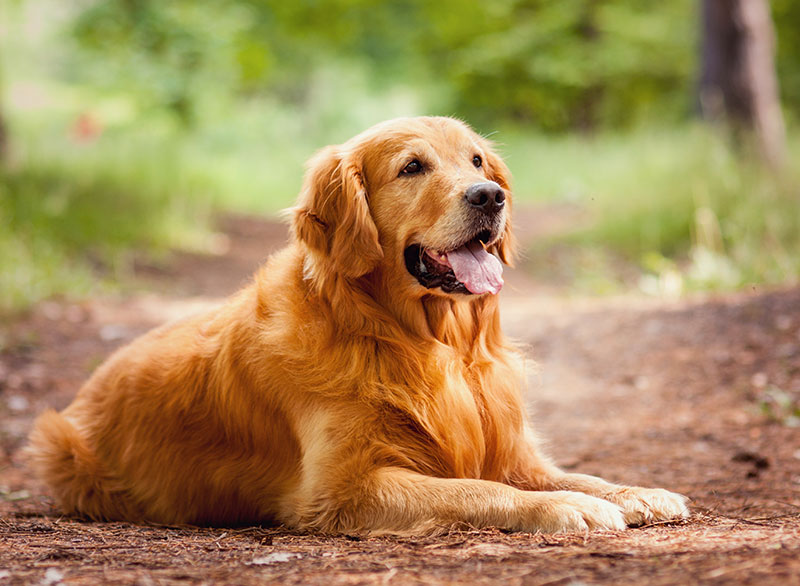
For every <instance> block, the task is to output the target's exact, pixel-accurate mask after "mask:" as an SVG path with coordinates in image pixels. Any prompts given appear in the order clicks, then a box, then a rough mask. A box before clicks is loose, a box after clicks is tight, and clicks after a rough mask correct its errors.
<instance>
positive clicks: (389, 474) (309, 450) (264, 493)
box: [28, 118, 685, 534]
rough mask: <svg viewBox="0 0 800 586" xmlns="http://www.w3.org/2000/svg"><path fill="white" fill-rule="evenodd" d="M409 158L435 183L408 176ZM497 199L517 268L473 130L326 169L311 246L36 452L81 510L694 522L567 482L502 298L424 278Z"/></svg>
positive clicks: (332, 158)
mask: <svg viewBox="0 0 800 586" xmlns="http://www.w3.org/2000/svg"><path fill="white" fill-rule="evenodd" d="M476 153H477V154H480V156H481V157H482V160H483V161H484V165H483V166H482V167H481V168H475V166H474V165H473V163H472V160H473V159H472V158H473V156H474V154H476ZM409 158H418V159H420V160H424V161H425V165H426V169H427V171H426V172H425V173H424V174H420V176H419V177H415V178H402V179H401V178H399V176H398V170H399V169H402V168H403V166H404V165H405V164H407V162H408V159H409ZM487 180H493V181H495V182H497V183H498V184H499V185H500V186H501V187H503V188H504V189H505V190H506V191H507V194H508V199H507V202H508V205H507V206H506V210H507V211H506V216H505V218H504V221H505V224H504V229H503V231H502V234H501V237H500V239H499V240H498V241H497V242H496V243H494V244H493V246H492V249H491V250H492V251H493V252H494V253H495V254H497V255H498V256H499V257H500V258H501V260H503V261H504V262H506V263H510V262H511V260H512V258H513V252H514V242H513V236H512V234H511V221H510V208H511V197H510V196H511V192H510V190H511V185H510V175H509V173H508V169H507V168H506V167H505V165H504V164H503V162H502V161H501V159H500V158H499V157H498V156H497V155H496V154H494V153H493V151H492V147H491V145H490V144H489V143H488V142H487V141H485V140H484V139H482V138H481V137H479V136H478V135H476V134H475V133H473V132H472V131H471V130H470V129H469V128H468V127H467V126H466V125H464V124H463V123H461V122H458V121H455V120H452V119H449V118H416V119H402V120H395V121H390V122H387V123H384V124H381V125H378V126H376V127H374V128H372V129H370V130H368V131H366V132H365V133H363V134H361V135H359V136H357V137H355V138H354V139H352V140H350V141H348V142H347V143H345V144H344V145H340V146H333V147H328V148H326V149H324V150H322V151H321V152H320V153H319V154H318V155H317V156H316V157H314V159H312V161H311V163H310V165H309V169H308V172H307V175H306V179H305V183H304V186H303V189H302V192H301V194H300V197H299V200H298V205H297V207H296V208H295V209H294V211H293V213H292V220H291V221H292V237H291V242H290V244H289V246H288V247H287V248H285V249H284V250H282V251H280V252H278V253H277V254H275V255H274V256H272V257H271V258H270V259H269V260H268V262H267V263H266V265H265V266H264V267H263V268H262V269H261V270H260V271H259V272H258V273H257V274H256V275H255V278H254V280H253V281H252V283H251V284H250V285H249V286H247V287H246V288H244V289H243V290H242V291H240V292H239V293H237V294H236V295H234V296H233V297H231V298H230V299H229V300H228V301H227V302H226V303H225V304H224V305H223V306H222V307H221V308H219V309H217V310H214V311H211V312H208V313H206V314H203V315H198V316H194V317H191V318H188V319H184V320H182V321H179V322H177V323H173V324H169V325H167V326H164V327H162V328H159V329H157V330H154V331H152V332H150V333H149V334H146V335H145V336H143V337H141V338H139V339H137V340H135V341H134V342H133V343H131V344H130V345H128V346H127V347H125V348H122V349H121V350H119V351H117V352H116V353H115V354H114V355H113V356H111V358H110V359H109V360H108V361H107V362H106V363H105V364H104V365H102V366H101V367H100V368H99V369H98V370H97V371H96V372H95V373H94V375H93V376H92V377H91V378H90V379H89V381H88V382H87V383H86V384H85V385H84V387H83V388H82V389H81V390H80V392H79V393H78V395H77V397H76V398H75V400H74V402H73V403H72V404H71V405H70V406H69V407H67V409H65V410H64V411H63V412H61V413H60V414H57V413H55V412H52V411H50V412H47V413H45V414H43V415H42V416H41V417H40V418H39V419H38V420H37V422H36V424H35V428H34V430H33V432H32V433H31V436H30V447H29V449H28V452H29V454H30V456H31V461H32V463H33V465H34V467H35V468H36V469H37V470H38V472H39V474H40V475H41V477H42V478H43V479H44V481H45V482H46V483H47V484H48V485H49V486H50V487H51V489H52V491H53V493H54V494H55V496H56V498H57V499H58V502H59V503H60V506H61V507H62V508H63V510H64V511H65V512H66V513H71V514H80V515H84V516H87V517H90V518H93V519H125V520H131V521H153V522H159V523H192V524H224V525H229V524H238V523H270V522H277V523H284V524H286V525H288V526H291V527H297V528H309V529H315V530H319V531H323V532H375V533H395V534H420V533H430V532H435V531H440V530H443V529H446V528H447V527H449V526H451V525H452V524H455V523H467V524H470V525H473V526H477V527H484V526H499V527H504V528H507V529H514V530H527V531H560V530H570V529H585V528H587V527H599V528H621V527H623V526H624V525H625V522H644V521H648V520H654V519H662V518H667V517H671V516H676V515H680V514H683V512H684V511H685V505H684V501H683V498H682V497H679V496H678V495H673V494H672V493H667V492H666V491H661V490H658V489H655V490H650V489H638V488H626V487H620V486H617V485H612V484H609V483H607V482H604V481H602V480H600V479H598V478H593V477H588V476H582V475H576V474H565V473H563V472H561V471H560V470H558V469H557V468H556V467H555V466H553V465H552V464H551V463H550V462H549V461H548V460H547V459H546V458H544V457H543V456H542V455H541V454H540V452H539V450H538V449H537V447H536V444H535V442H534V441H533V439H532V433H531V431H530V429H529V427H528V424H527V423H526V418H525V414H524V406H523V400H522V394H521V389H522V384H523V378H524V377H523V372H522V363H523V359H522V356H521V354H520V353H519V352H518V351H517V350H515V349H514V348H513V346H512V345H511V344H510V343H509V342H508V340H506V338H505V337H504V336H503V334H502V332H501V330H500V320H499V313H498V299H497V297H496V296H493V295H481V296H467V295H447V294H445V293H443V292H441V291H440V290H427V289H424V288H423V287H421V286H420V285H419V284H417V283H416V281H415V280H414V278H413V277H411V275H409V274H408V272H407V271H406V269H405V266H404V264H403V249H404V247H406V246H407V245H408V244H409V242H411V241H412V240H414V239H415V238H416V239H421V238H424V239H427V241H430V242H434V243H436V242H448V241H452V240H453V239H454V238H456V237H458V234H459V233H460V232H459V230H461V229H462V224H463V221H464V218H465V216H464V214H466V213H469V210H466V211H465V206H464V203H463V197H462V194H463V192H464V189H465V188H466V187H467V186H468V185H470V184H471V183H473V182H475V181H487ZM631 495H635V498H632V497H631Z"/></svg>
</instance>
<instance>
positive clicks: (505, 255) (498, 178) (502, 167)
mask: <svg viewBox="0 0 800 586" xmlns="http://www.w3.org/2000/svg"><path fill="white" fill-rule="evenodd" d="M484 151H485V154H486V161H485V162H484V164H485V166H486V172H487V173H488V175H489V179H491V180H492V181H494V182H495V183H497V184H498V185H499V186H500V187H502V188H503V189H504V190H505V192H506V227H505V229H504V230H503V236H502V237H501V238H500V241H499V242H498V243H497V244H496V245H495V246H496V247H497V254H498V256H500V260H502V261H503V262H504V263H506V264H507V265H508V266H514V258H515V257H516V254H517V239H516V238H514V234H513V232H512V229H511V207H512V201H511V200H512V199H513V198H512V197H511V172H510V171H509V170H508V167H506V164H505V163H504V162H503V159H501V158H500V157H498V156H497V155H496V154H494V152H492V150H491V145H487V148H486V149H484Z"/></svg>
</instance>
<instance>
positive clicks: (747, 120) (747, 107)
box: [700, 0, 785, 166]
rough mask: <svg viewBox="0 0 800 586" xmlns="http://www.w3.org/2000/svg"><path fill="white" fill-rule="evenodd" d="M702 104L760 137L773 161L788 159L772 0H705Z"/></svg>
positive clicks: (709, 113)
mask: <svg viewBox="0 0 800 586" xmlns="http://www.w3.org/2000/svg"><path fill="white" fill-rule="evenodd" d="M702 20H703V45H702V51H703V70H702V74H701V78H700V108H701V112H702V114H703V116H704V117H705V118H708V119H711V120H721V119H724V120H726V121H728V122H729V123H730V124H731V125H732V126H733V127H734V129H735V130H737V131H741V130H749V131H753V132H754V133H755V135H756V138H757V142H758V147H759V150H760V152H761V154H762V156H763V157H764V159H765V160H766V161H767V162H768V163H769V164H771V165H774V166H778V165H780V163H781V162H782V160H783V157H784V146H785V145H784V142H785V129H784V125H783V114H782V113H781V107H780V99H779V96H778V79H777V76H776V74H775V33H774V29H773V26H772V18H771V16H770V11H769V3H768V1H767V0H703V10H702Z"/></svg>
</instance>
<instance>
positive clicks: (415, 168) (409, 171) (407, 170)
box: [400, 159, 422, 175]
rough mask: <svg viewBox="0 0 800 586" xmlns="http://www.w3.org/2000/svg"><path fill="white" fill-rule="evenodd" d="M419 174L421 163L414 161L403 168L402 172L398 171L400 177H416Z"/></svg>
mask: <svg viewBox="0 0 800 586" xmlns="http://www.w3.org/2000/svg"><path fill="white" fill-rule="evenodd" d="M421 172H422V163H420V162H419V161H418V160H416V159H414V160H413V161H411V162H410V163H409V164H408V165H406V166H405V167H403V170H402V171H400V175H416V174H417V173H421Z"/></svg>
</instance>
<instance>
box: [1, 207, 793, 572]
mask: <svg viewBox="0 0 800 586" xmlns="http://www.w3.org/2000/svg"><path fill="white" fill-rule="evenodd" d="M534 216H535V214H528V217H531V218H533V217H534ZM522 217H525V216H524V215H522ZM221 232H222V233H223V234H224V236H222V237H221V238H220V242H221V243H222V244H225V245H226V247H225V248H227V250H226V251H225V252H224V254H220V255H218V256H211V257H204V256H199V255H191V254H185V253H178V254H175V255H174V256H173V257H172V258H171V259H170V260H169V261H168V262H165V263H162V264H160V265H153V264H146V263H139V264H138V265H137V267H136V275H137V281H136V282H137V284H138V285H137V287H136V288H135V290H131V291H129V292H128V293H126V294H124V295H122V294H120V295H118V296H105V297H103V298H96V299H92V300H87V301H85V302H81V303H71V302H67V301H59V300H54V301H48V302H45V303H42V304H39V305H38V306H37V307H35V308H34V309H33V310H32V311H31V312H30V313H29V314H28V315H26V316H23V317H21V318H19V319H15V320H12V321H10V323H3V324H2V325H0V586H4V585H5V584H31V583H36V584H47V585H54V584H60V583H64V584H95V583H114V584H117V583H119V584H141V585H149V584H172V583H189V584H194V583H228V584H256V583H264V582H281V583H293V584H309V583H323V582H324V583H326V584H362V583H395V584H451V583H495V582H498V581H502V582H503V583H505V584H508V585H512V584H572V585H578V584H594V583H647V584H676V583H708V584H717V583H719V584H723V583H725V584H729V583H735V584H765V583H779V584H800V523H798V521H800V428H798V427H797V426H796V424H797V423H800V422H798V420H797V418H796V417H794V416H793V414H792V411H791V410H792V404H794V405H797V400H798V397H800V289H798V288H791V289H783V290H775V291H761V290H757V289H752V290H749V291H746V292H743V293H738V294H733V295H725V296H716V297H712V298H691V299H688V300H681V301H673V302H665V301H660V300H653V299H646V298H641V297H636V296H627V297H614V298H601V299H598V298H580V297H575V296H571V295H569V293H568V291H564V290H563V289H562V288H560V287H558V286H555V285H552V284H548V283H546V282H541V281H537V282H534V281H533V280H532V279H531V278H530V277H529V276H526V274H525V270H524V269H525V267H524V263H523V266H522V267H521V268H520V269H517V270H515V271H510V272H508V273H507V276H508V278H507V286H506V287H505V289H504V291H503V293H502V295H503V298H504V299H503V317H504V321H505V324H506V330H507V331H508V332H509V333H510V334H511V335H513V336H514V337H515V338H517V339H518V340H520V341H521V342H522V343H524V344H525V346H526V347H527V348H528V351H529V354H530V356H531V357H532V358H535V360H536V361H537V362H538V364H539V367H538V369H534V368H531V375H530V385H529V387H530V388H529V395H528V397H529V402H530V405H531V409H532V413H533V419H534V421H535V423H536V428H537V429H538V430H539V431H540V433H541V435H542V436H543V437H544V438H547V442H546V444H547V449H548V450H549V452H550V453H551V454H552V455H553V456H554V458H555V459H556V461H557V462H558V463H559V464H561V465H562V466H563V467H564V468H567V469H570V470H579V471H581V472H586V473H590V474H600V475H602V476H604V477H606V478H607V479H609V480H613V481H618V482H624V483H628V484H641V485H645V486H662V487H665V488H668V489H671V490H674V491H678V492H681V493H683V494H686V495H688V496H689V497H691V499H692V511H693V514H692V516H691V518H689V519H688V520H685V521H680V522H676V523H661V524H656V525H651V526H648V527H642V528H637V529H628V530H626V531H621V532H608V531H606V532H593V533H587V534H584V533H580V534H564V535H557V536H552V535H532V534H524V533H505V532H500V531H496V530H484V531H474V530H468V529H467V528H464V529H461V530H453V531H452V532H451V533H450V534H448V535H446V536H444V537H438V538H416V539H410V538H402V539H401V538H386V537H382V538H361V539H358V538H348V537H329V536H319V535H310V534H304V533H298V532H293V531H287V530H285V529H282V528H270V527H253V528H222V527H221V528H194V527H157V526H134V525H130V524H127V523H90V522H85V521H81V520H79V519H72V518H65V517H62V516H61V515H60V514H59V513H58V511H57V510H56V509H55V508H54V507H53V503H52V501H51V499H50V498H48V496H47V494H46V491H44V490H43V488H42V487H41V486H40V485H39V484H38V483H37V482H36V481H35V480H34V479H33V478H32V477H31V475H30V474H29V472H28V471H27V469H26V468H25V465H24V462H23V461H22V459H21V457H20V455H19V450H20V448H21V447H22V446H23V445H24V442H25V437H26V434H27V432H28V430H29V428H30V425H31V422H32V421H33V418H34V417H35V416H36V414H37V413H38V412H40V411H41V410H42V409H44V408H45V407H46V406H54V407H56V408H63V407H64V406H66V405H67V404H68V403H69V401H70V400H71V397H72V396H73V395H74V394H75V392H76V391H77V389H78V387H79V385H80V383H81V382H82V381H83V380H84V379H85V378H86V377H87V375H88V374H89V372H90V371H91V370H92V369H93V368H95V367H96V366H97V365H98V364H99V363H100V362H101V361H102V360H103V359H104V357H105V356H107V355H108V354H109V353H110V352H111V351H112V350H113V349H114V348H116V347H118V346H120V345H121V344H124V343H126V342H127V341H129V340H130V339H132V338H133V337H134V336H136V335H138V334H140V333H142V332H144V331H146V330H147V329H149V328H150V327H152V326H154V325H156V324H158V323H161V322H163V321H165V320H168V319H171V318H174V317H177V316H180V315H184V314H186V313H189V312H193V311H196V310H198V309H201V308H204V307H207V306H209V305H211V304H214V303H217V302H218V301H219V299H220V298H221V297H222V296H224V295H226V294H228V293H230V292H232V291H234V290H235V289H236V288H237V287H238V286H240V285H241V284H242V283H243V282H244V281H245V280H246V279H247V278H248V276H249V275H250V273H251V272H252V271H253V269H254V268H255V267H256V266H257V265H258V264H259V262H261V261H262V260H263V259H264V258H265V257H266V256H267V254H268V253H269V252H270V251H271V250H274V249H275V248H277V247H279V246H280V245H281V244H282V243H283V242H284V240H285V237H286V232H285V229H284V228H283V227H282V226H280V225H276V224H273V223H270V222H268V221H264V220H257V219H252V218H229V219H227V220H225V221H223V222H222V224H221ZM518 233H529V231H525V230H519V231H518ZM793 402H794V403H793Z"/></svg>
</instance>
